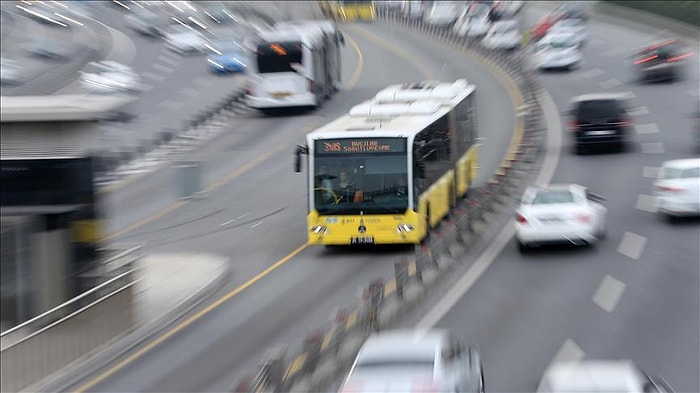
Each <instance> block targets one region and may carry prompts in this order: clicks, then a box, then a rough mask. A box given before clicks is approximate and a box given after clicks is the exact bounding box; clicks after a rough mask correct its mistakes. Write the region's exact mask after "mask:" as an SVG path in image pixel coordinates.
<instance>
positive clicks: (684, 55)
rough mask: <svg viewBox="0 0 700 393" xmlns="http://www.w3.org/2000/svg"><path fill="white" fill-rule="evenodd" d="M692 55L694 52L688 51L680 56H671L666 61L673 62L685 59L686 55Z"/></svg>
mask: <svg viewBox="0 0 700 393" xmlns="http://www.w3.org/2000/svg"><path fill="white" fill-rule="evenodd" d="M691 55H692V53H686V54H683V55H680V56H676V57H671V58H669V59H666V61H667V62H669V63H670V62H672V61H677V60H680V59H685V58H686V57H690V56H691Z"/></svg>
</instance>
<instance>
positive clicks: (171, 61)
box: [158, 55, 180, 67]
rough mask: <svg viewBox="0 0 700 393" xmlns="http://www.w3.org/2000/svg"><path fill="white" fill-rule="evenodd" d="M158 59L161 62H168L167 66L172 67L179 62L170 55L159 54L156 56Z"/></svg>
mask: <svg viewBox="0 0 700 393" xmlns="http://www.w3.org/2000/svg"><path fill="white" fill-rule="evenodd" d="M158 60H160V61H162V62H163V63H165V64H168V65H169V66H172V67H174V66H176V65H178V64H180V61H179V60H175V59H173V58H170V57H168V56H165V55H159V56H158Z"/></svg>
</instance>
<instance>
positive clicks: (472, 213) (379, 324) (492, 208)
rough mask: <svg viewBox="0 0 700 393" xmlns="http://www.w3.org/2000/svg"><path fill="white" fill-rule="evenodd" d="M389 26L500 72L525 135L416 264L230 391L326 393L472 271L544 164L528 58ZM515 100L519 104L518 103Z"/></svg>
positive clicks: (373, 284) (418, 25) (374, 286)
mask: <svg viewBox="0 0 700 393" xmlns="http://www.w3.org/2000/svg"><path fill="white" fill-rule="evenodd" d="M379 19H380V20H382V21H383V22H384V23H390V24H394V25H398V26H402V27H405V28H408V29H412V30H416V31H419V32H422V33H424V34H427V35H429V36H432V37H433V38H435V39H437V40H439V41H443V42H445V43H447V44H449V45H452V46H453V47H454V48H455V49H456V50H460V51H465V53H466V54H467V56H470V57H472V58H474V59H475V60H476V61H477V62H480V63H482V64H484V65H485V66H487V67H491V68H493V69H494V70H495V72H501V73H503V74H504V75H503V76H505V77H506V78H507V79H508V80H509V83H511V82H512V83H513V84H515V86H516V87H517V90H518V94H519V95H520V97H519V98H522V100H521V101H522V105H521V106H520V107H518V108H516V112H517V116H518V117H519V118H522V123H521V124H522V129H520V130H516V133H515V135H514V138H513V143H512V144H511V148H510V150H509V151H508V153H507V155H506V157H505V158H504V159H503V161H502V163H501V165H500V167H499V169H498V170H497V171H496V173H494V174H493V176H492V177H491V179H490V180H489V181H488V183H487V184H486V185H485V186H483V187H481V188H478V189H473V190H470V192H469V193H468V195H467V197H466V198H465V199H464V200H462V201H460V203H459V204H458V206H457V207H456V208H455V209H454V210H453V212H452V213H451V215H450V217H449V218H448V219H446V220H444V222H443V223H441V224H440V226H439V227H438V228H435V229H434V230H433V231H431V233H430V236H429V238H428V239H427V240H426V241H424V242H423V243H422V244H419V245H416V247H415V253H414V255H413V257H412V258H408V259H399V260H396V261H394V276H393V277H379V278H375V279H374V280H372V281H370V282H369V283H368V284H367V285H366V286H365V287H363V288H362V290H361V291H360V296H359V298H358V299H357V301H356V304H355V305H354V306H350V307H347V308H338V309H337V310H336V311H335V312H334V313H333V316H332V318H331V319H330V320H329V321H328V322H327V323H326V324H325V325H324V326H323V327H320V328H318V329H315V330H313V331H311V332H309V334H308V335H307V336H306V337H305V338H304V340H303V341H302V342H301V343H298V344H297V345H295V346H293V347H290V346H277V347H274V348H272V349H270V351H268V352H267V353H266V355H265V356H264V357H263V359H262V360H261V361H260V366H259V367H258V369H257V371H255V372H252V373H250V374H248V375H246V376H244V377H242V378H241V379H240V380H239V381H237V383H236V384H234V385H233V386H232V387H231V389H230V390H231V391H233V392H262V391H265V392H290V391H294V392H313V391H321V390H323V389H327V388H328V387H329V386H330V385H331V384H332V383H333V381H335V380H337V379H338V378H339V376H340V375H341V373H343V372H347V370H348V369H349V367H350V366H351V364H352V361H353V360H354V358H355V356H356V355H357V352H358V350H359V348H360V346H361V345H362V343H363V342H364V340H365V339H366V338H367V337H368V336H369V335H370V334H372V333H373V332H376V331H380V330H382V329H387V328H391V326H392V324H395V323H396V322H397V321H399V320H400V318H401V317H402V316H403V315H405V314H406V313H407V312H408V311H410V310H411V308H412V306H413V305H416V304H417V303H418V302H420V300H421V299H422V297H423V296H422V295H423V294H425V292H426V291H427V290H429V289H430V288H431V287H435V286H436V284H437V283H438V282H439V281H440V280H442V279H444V278H446V277H449V276H450V274H449V272H450V271H452V270H453V269H455V268H457V267H459V268H461V269H465V268H467V267H468V266H469V265H471V264H473V263H474V261H475V260H476V258H477V256H478V253H479V252H480V250H481V249H483V248H484V247H485V245H487V244H488V241H489V240H490V239H491V238H492V237H494V236H495V233H496V231H495V230H494V229H498V228H497V226H498V225H499V224H500V225H503V224H509V223H510V216H511V214H512V209H513V205H514V203H513V202H515V201H516V200H517V198H518V197H519V196H520V195H521V193H522V191H523V189H524V187H526V186H527V184H528V183H529V181H530V180H531V178H532V175H533V173H534V172H535V170H536V169H537V167H538V165H539V164H540V163H541V157H542V149H543V146H544V142H545V130H544V128H543V126H542V109H541V105H540V102H539V99H538V95H539V92H540V90H541V86H540V84H539V81H538V80H537V76H536V73H535V72H534V70H532V69H531V68H530V67H528V65H527V62H526V59H525V54H524V52H523V51H520V50H517V51H513V52H510V53H509V52H504V51H494V50H487V49H485V48H482V47H481V46H480V45H479V43H478V42H477V41H472V40H467V39H464V38H462V37H457V36H455V35H453V34H452V32H451V30H446V29H440V28H436V27H434V26H429V25H426V24H425V23H423V22H422V21H421V20H410V19H407V18H405V17H403V16H400V15H396V14H380V15H379ZM516 101H517V100H516Z"/></svg>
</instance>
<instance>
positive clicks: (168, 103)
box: [158, 100, 182, 109]
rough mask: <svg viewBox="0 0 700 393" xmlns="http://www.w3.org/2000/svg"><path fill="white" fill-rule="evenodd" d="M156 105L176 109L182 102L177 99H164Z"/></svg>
mask: <svg viewBox="0 0 700 393" xmlns="http://www.w3.org/2000/svg"><path fill="white" fill-rule="evenodd" d="M158 106H159V107H161V108H166V109H177V108H179V107H181V106H182V103H181V102H177V101H171V100H165V101H163V102H161V103H160V104H158Z"/></svg>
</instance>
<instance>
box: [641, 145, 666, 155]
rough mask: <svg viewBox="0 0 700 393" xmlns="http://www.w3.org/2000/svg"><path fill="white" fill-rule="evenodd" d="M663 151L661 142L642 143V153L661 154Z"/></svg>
mask: <svg viewBox="0 0 700 393" xmlns="http://www.w3.org/2000/svg"><path fill="white" fill-rule="evenodd" d="M664 151H665V150H664V144H663V143H661V142H649V143H642V153H649V154H662V153H663V152H664Z"/></svg>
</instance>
